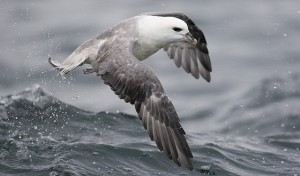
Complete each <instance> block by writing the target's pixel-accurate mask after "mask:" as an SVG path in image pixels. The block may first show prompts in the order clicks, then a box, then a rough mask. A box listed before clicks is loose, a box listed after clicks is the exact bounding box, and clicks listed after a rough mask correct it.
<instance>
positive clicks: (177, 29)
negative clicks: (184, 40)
mask: <svg viewBox="0 0 300 176" xmlns="http://www.w3.org/2000/svg"><path fill="white" fill-rule="evenodd" d="M173 30H174V31H176V32H180V31H182V29H181V28H179V27H173Z"/></svg>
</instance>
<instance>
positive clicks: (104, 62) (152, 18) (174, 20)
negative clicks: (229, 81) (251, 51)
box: [49, 12, 212, 170]
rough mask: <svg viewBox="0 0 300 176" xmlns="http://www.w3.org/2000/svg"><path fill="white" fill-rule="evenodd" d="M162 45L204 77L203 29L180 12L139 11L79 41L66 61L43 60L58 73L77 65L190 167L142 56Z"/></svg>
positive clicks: (171, 113)
mask: <svg viewBox="0 0 300 176" xmlns="http://www.w3.org/2000/svg"><path fill="white" fill-rule="evenodd" d="M162 48H163V49H164V51H166V52H167V54H168V56H169V57H170V58H171V59H173V60H174V62H175V64H176V66H177V67H181V66H182V67H183V69H184V70H185V71H186V72H187V73H191V74H192V75H193V76H194V77H195V78H196V79H198V78H199V77H200V75H201V76H202V77H203V78H204V79H205V80H206V81H208V82H210V79H211V77H210V72H211V71H212V68H211V62H210V58H209V53H208V49H207V43H206V40H205V37H204V34H203V32H202V31H201V30H200V29H199V28H198V27H197V26H196V25H195V24H194V22H193V21H192V20H191V19H190V18H189V17H187V16H186V15H184V14H182V13H161V12H154V13H153V12H152V13H144V14H141V15H138V16H134V17H132V18H129V19H127V20H125V21H123V22H121V23H119V24H117V25H115V26H114V27H112V28H110V29H108V30H106V31H104V32H103V33H102V34H100V35H98V36H97V37H95V38H93V39H91V40H88V41H86V42H85V43H83V44H82V45H80V46H79V47H78V48H77V49H76V50H75V51H74V52H73V53H72V54H71V55H70V56H69V57H68V58H67V59H66V60H64V61H63V62H62V63H58V62H56V61H53V60H52V59H51V58H49V63H50V64H51V65H52V66H53V67H54V68H56V69H57V70H58V71H59V73H60V74H61V75H64V74H66V73H68V72H70V71H71V70H73V69H74V68H76V67H78V66H81V65H83V64H90V65H91V66H92V67H91V68H87V69H84V70H83V71H84V73H85V74H89V73H94V72H95V73H96V74H97V76H100V77H101V78H102V79H103V81H104V83H105V84H107V85H109V86H110V87H111V89H112V90H113V91H114V92H115V94H116V95H118V96H119V98H120V99H124V100H125V102H127V103H128V102H129V103H131V104H133V105H135V109H136V111H137V113H138V117H139V118H140V120H141V121H142V124H143V125H144V128H145V129H146V130H147V132H148V134H149V136H150V138H151V140H152V141H153V140H154V141H155V142H156V145H157V147H158V148H159V150H160V151H163V152H164V153H165V154H166V155H167V156H168V157H169V159H171V160H173V161H174V162H175V163H176V164H177V165H178V166H181V165H183V166H185V167H186V168H188V169H190V170H193V165H192V162H191V158H192V157H193V155H192V152H191V150H190V147H189V145H188V143H187V141H186V139H185V136H184V135H185V131H184V130H183V128H182V126H181V125H180V123H179V117H178V115H177V113H176V111H175V108H174V106H173V104H172V102H171V101H170V99H169V98H168V96H167V95H166V93H165V91H164V89H163V87H162V85H161V83H160V81H159V80H158V78H157V77H156V76H155V74H154V72H153V70H152V69H151V68H150V67H148V66H146V65H145V64H144V63H143V62H141V61H142V60H144V59H146V58H148V57H149V56H151V55H152V54H154V53H155V52H157V51H158V50H160V49H162Z"/></svg>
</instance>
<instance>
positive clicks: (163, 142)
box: [98, 48, 193, 170]
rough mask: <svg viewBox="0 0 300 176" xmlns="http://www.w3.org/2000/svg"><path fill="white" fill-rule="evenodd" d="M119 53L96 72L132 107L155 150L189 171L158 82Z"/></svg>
mask: <svg viewBox="0 0 300 176" xmlns="http://www.w3.org/2000/svg"><path fill="white" fill-rule="evenodd" d="M176 50H178V51H177V52H176V54H175V55H178V54H180V53H181V54H183V53H182V51H181V49H180V48H179V49H178V48H176ZM122 51H123V50H116V52H115V53H114V54H113V55H112V56H111V57H113V58H114V59H106V60H105V61H104V62H101V63H98V64H102V65H103V64H104V65H105V64H106V66H101V68H106V70H104V71H103V70H102V71H100V72H99V75H100V76H101V77H102V79H103V80H104V82H105V83H106V84H108V85H109V86H110V87H111V89H112V90H113V91H114V92H115V93H116V94H117V95H118V96H119V97H120V98H121V99H125V101H126V102H130V103H132V104H135V107H136V111H137V112H138V116H139V118H140V119H141V121H142V124H143V126H144V128H145V129H146V130H147V132H148V134H149V136H150V138H151V140H154V141H155V143H156V145H157V147H158V148H159V150H161V151H163V152H164V153H165V154H166V155H167V156H168V157H169V158H170V159H172V160H173V161H174V162H175V163H176V164H178V165H183V166H185V167H187V168H188V169H190V170H192V169H193V165H192V162H191V158H192V157H193V156H192V153H191V150H190V148H189V146H188V144H187V141H186V139H185V137H184V135H185V132H184V130H183V129H182V127H181V125H180V123H179V118H178V115H177V113H176V111H175V108H174V106H173V104H172V102H171V101H170V99H169V98H168V97H167V95H166V94H165V92H164V90H163V87H162V85H161V83H160V81H159V80H158V79H157V77H156V76H155V75H154V73H153V71H152V70H151V69H150V68H148V67H147V66H146V65H144V64H143V63H142V62H140V61H138V60H137V59H136V58H135V57H134V56H133V55H132V54H131V53H129V52H122ZM118 52H121V53H118ZM128 62H129V63H128ZM125 63H126V64H125Z"/></svg>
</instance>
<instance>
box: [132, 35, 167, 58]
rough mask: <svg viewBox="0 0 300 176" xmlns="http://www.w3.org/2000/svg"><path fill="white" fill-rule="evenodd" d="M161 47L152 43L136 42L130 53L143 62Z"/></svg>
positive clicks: (145, 41)
mask: <svg viewBox="0 0 300 176" xmlns="http://www.w3.org/2000/svg"><path fill="white" fill-rule="evenodd" d="M162 47H163V45H159V44H157V43H155V42H153V41H147V40H137V41H136V42H135V43H134V46H133V49H132V52H133V55H134V56H135V57H136V58H137V59H139V60H144V59H147V58H148V57H149V56H151V55H152V54H154V53H156V52H157V51H158V50H160V49H161V48H162Z"/></svg>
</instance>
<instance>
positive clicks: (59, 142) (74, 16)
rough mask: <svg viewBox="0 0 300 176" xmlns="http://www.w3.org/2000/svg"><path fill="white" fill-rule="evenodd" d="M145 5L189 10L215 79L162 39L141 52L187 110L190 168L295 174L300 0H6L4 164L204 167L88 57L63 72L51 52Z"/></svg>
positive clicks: (19, 171) (85, 171)
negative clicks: (172, 52)
mask: <svg viewBox="0 0 300 176" xmlns="http://www.w3.org/2000/svg"><path fill="white" fill-rule="evenodd" d="M149 11H179V12H183V13H185V14H187V15H188V16H189V17H190V18H191V19H193V21H194V22H195V23H196V24H197V25H198V26H199V27H200V28H201V29H202V30H203V31H204V34H205V36H206V39H207V42H208V48H209V51H210V57H211V60H212V66H213V72H212V81H211V83H206V82H205V81H204V80H195V79H194V78H193V77H192V76H191V75H188V74H186V73H185V72H184V71H183V70H182V69H177V68H176V66H175V64H174V63H173V61H172V60H170V59H168V57H167V55H166V53H164V52H163V51H160V52H158V53H157V54H155V55H153V56H152V57H151V58H149V59H148V60H146V61H145V62H146V63H147V64H148V65H149V66H150V67H152V68H153V69H154V70H155V73H156V75H157V76H158V78H159V79H160V80H161V82H162V84H163V86H164V88H165V91H166V92H167V94H168V96H169V97H170V98H171V99H172V101H173V103H174V106H175V108H176V110H177V112H178V114H179V116H180V118H181V119H182V120H181V122H182V125H183V127H184V129H185V131H186V132H187V138H188V142H189V144H190V145H191V148H192V151H193V154H194V157H195V158H194V165H195V168H196V169H197V168H198V169H199V168H200V167H201V166H202V165H209V166H211V169H210V173H211V174H213V173H214V174H216V175H292V176H297V175H298V176H299V175H300V159H299V155H300V151H299V148H300V110H299V106H300V101H299V100H300V99H299V97H300V89H299V87H300V69H299V68H300V57H299V56H300V54H299V39H300V33H299V31H300V3H299V2H298V1H272V2H271V1H259V0H254V1H233V0H232V1H196V0H195V1H184V2H183V1H172V2H170V1H134V0H131V1H114V0H112V1H96V0H94V1H93V0H90V1H71V0H68V1H58V0H54V1H33V0H29V1H14V0H2V1H1V2H0V22H1V25H0V33H1V35H0V97H1V98H0V119H1V121H0V132H1V134H0V135H1V142H0V152H1V153H0V173H1V175H26V174H27V175H68V174H69V175H107V174H110V175H142V174H144V175H145V174H146V175H174V174H175V175H176V174H177V175H199V174H201V172H198V171H194V172H190V171H187V170H186V169H184V168H178V167H177V166H176V165H175V164H174V163H172V162H171V161H169V160H168V159H167V157H165V156H164V155H163V154H161V153H160V152H158V149H156V146H155V145H154V144H153V142H151V141H150V139H149V138H148V136H147V134H146V132H145V131H144V130H143V128H142V125H141V124H140V122H139V120H138V119H136V113H135V112H134V107H132V106H131V105H129V104H126V103H124V102H123V101H122V100H119V99H118V97H117V96H115V95H114V93H113V92H112V91H111V90H110V88H109V87H108V86H106V85H104V84H103V82H102V81H101V80H100V79H99V78H98V77H96V76H95V75H93V74H91V75H83V74H82V69H83V67H82V68H77V69H76V70H75V71H74V72H72V73H71V74H70V75H67V76H66V78H65V79H62V78H61V77H60V76H57V73H56V72H55V71H54V70H52V69H51V67H50V65H49V64H48V62H47V59H48V57H49V56H51V57H52V58H54V59H56V60H59V61H62V60H64V59H65V58H66V57H67V56H68V55H69V54H70V53H71V52H72V51H73V50H74V49H76V47H77V46H78V45H80V44H81V43H83V42H84V41H86V40H88V39H90V38H92V37H94V36H96V35H97V34H98V33H100V32H102V31H104V30H105V29H107V28H109V27H111V26H112V25H114V24H116V23H118V22H120V21H122V20H124V19H126V18H129V17H131V16H134V15H137V14H140V13H144V12H149ZM36 84H38V85H40V86H37V85H36ZM27 87H30V88H29V89H26V88H27ZM20 92H21V93H20ZM10 95H13V96H10ZM61 101H62V102H61ZM37 102H39V103H37ZM96 112H99V113H96ZM101 112H102V113H101ZM104 112H107V113H104ZM119 112H122V113H119ZM124 113H126V114H124ZM127 114H131V115H127ZM128 126H130V127H131V128H130V129H128V128H127V127H128ZM78 129H80V130H79V131H78Z"/></svg>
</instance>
